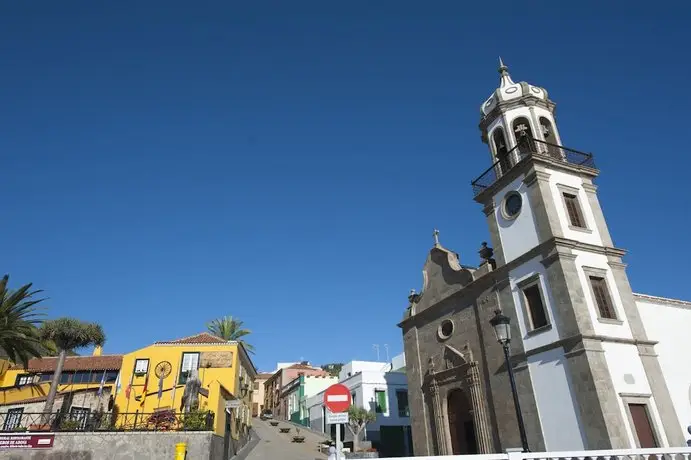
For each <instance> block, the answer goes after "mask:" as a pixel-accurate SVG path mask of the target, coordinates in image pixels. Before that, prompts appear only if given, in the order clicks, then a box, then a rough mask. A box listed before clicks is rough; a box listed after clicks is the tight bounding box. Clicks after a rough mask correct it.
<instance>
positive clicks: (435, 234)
mask: <svg viewBox="0 0 691 460" xmlns="http://www.w3.org/2000/svg"><path fill="white" fill-rule="evenodd" d="M432 236H433V237H434V246H435V247H438V246H439V230H437V229H436V228H435V229H434V231H433V232H432Z"/></svg>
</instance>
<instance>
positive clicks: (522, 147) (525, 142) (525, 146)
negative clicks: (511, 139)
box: [513, 117, 535, 157]
mask: <svg viewBox="0 0 691 460" xmlns="http://www.w3.org/2000/svg"><path fill="white" fill-rule="evenodd" d="M513 134H514V135H515V136H516V144H517V145H518V152H519V153H520V156H521V157H522V156H524V155H526V154H529V153H531V152H533V151H534V150H535V145H534V144H535V142H533V139H534V138H535V136H534V135H533V131H532V130H531V129H530V122H529V121H528V119H527V118H525V117H518V118H516V119H515V120H514V121H513Z"/></svg>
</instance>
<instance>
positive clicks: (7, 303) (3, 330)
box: [0, 275, 45, 366]
mask: <svg viewBox="0 0 691 460" xmlns="http://www.w3.org/2000/svg"><path fill="white" fill-rule="evenodd" d="M9 278H10V277H9V275H5V276H3V277H2V279H1V280H0V348H1V349H2V350H4V352H5V354H6V355H7V357H8V358H9V359H10V361H12V362H15V363H20V364H23V365H25V366H26V365H27V364H28V361H29V359H31V358H34V357H40V356H42V355H43V347H42V344H41V339H40V334H39V331H38V328H37V326H39V325H40V324H41V323H42V318H43V317H44V313H42V312H41V310H40V309H37V308H36V306H37V305H38V304H39V303H41V302H43V301H44V300H45V299H42V298H41V299H39V298H36V297H35V296H36V295H38V294H40V293H41V292H42V291H40V290H34V291H32V290H31V287H32V284H31V283H29V284H25V285H24V286H21V287H20V288H19V289H16V290H10V289H8V287H7V286H8V284H9Z"/></svg>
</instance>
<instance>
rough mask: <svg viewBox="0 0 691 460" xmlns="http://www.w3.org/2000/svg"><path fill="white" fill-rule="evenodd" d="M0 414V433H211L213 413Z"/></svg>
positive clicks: (81, 411)
mask: <svg viewBox="0 0 691 460" xmlns="http://www.w3.org/2000/svg"><path fill="white" fill-rule="evenodd" d="M74 409H75V408H73V409H72V410H71V411H70V412H53V413H47V414H44V413H32V412H20V411H18V410H14V411H13V410H10V411H8V412H4V413H0V432H3V433H21V432H25V431H212V430H213V426H214V414H213V413H212V412H208V411H202V412H188V413H179V412H173V411H167V410H163V411H157V412H153V413H140V412H134V413H114V412H98V411H89V410H88V409H84V410H74Z"/></svg>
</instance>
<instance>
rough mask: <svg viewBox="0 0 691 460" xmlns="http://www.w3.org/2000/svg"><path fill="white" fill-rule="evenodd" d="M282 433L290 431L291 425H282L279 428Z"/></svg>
mask: <svg viewBox="0 0 691 460" xmlns="http://www.w3.org/2000/svg"><path fill="white" fill-rule="evenodd" d="M278 431H280V432H281V433H290V427H289V426H282V427H281V428H279V429H278Z"/></svg>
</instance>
